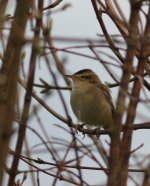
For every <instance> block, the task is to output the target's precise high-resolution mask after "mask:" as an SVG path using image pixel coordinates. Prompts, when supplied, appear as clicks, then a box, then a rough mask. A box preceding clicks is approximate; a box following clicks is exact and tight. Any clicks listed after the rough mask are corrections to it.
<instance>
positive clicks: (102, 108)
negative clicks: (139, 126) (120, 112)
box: [66, 69, 115, 129]
mask: <svg viewBox="0 0 150 186" xmlns="http://www.w3.org/2000/svg"><path fill="white" fill-rule="evenodd" d="M66 77H68V78H71V80H72V90H71V97H70V104H71V107H72V110H73V112H74V114H75V116H76V117H77V119H78V121H80V122H82V123H84V124H86V125H88V126H96V127H102V128H104V129H112V127H113V124H114V118H115V108H114V105H113V102H112V97H111V94H110V90H109V87H108V86H107V85H105V84H103V83H102V82H101V80H100V78H99V77H98V75H97V74H96V73H95V72H94V71H92V70H91V69H82V70H80V71H78V72H76V73H74V74H72V75H66Z"/></svg>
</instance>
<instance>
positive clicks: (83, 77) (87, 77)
mask: <svg viewBox="0 0 150 186" xmlns="http://www.w3.org/2000/svg"><path fill="white" fill-rule="evenodd" d="M81 78H82V79H89V78H90V77H89V76H81Z"/></svg>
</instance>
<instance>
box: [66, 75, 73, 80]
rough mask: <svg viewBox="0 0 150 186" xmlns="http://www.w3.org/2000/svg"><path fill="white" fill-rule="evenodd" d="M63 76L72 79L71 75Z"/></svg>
mask: <svg viewBox="0 0 150 186" xmlns="http://www.w3.org/2000/svg"><path fill="white" fill-rule="evenodd" d="M64 76H65V77H67V78H71V79H72V75H64Z"/></svg>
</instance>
